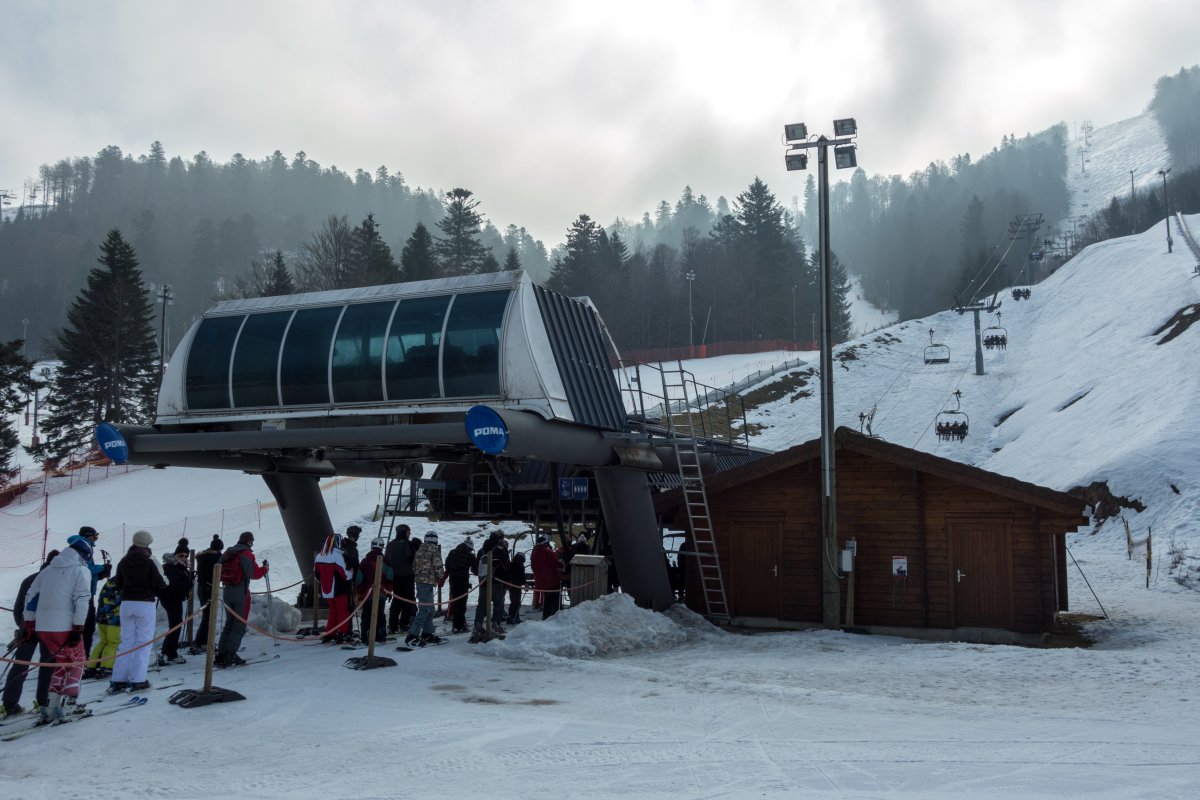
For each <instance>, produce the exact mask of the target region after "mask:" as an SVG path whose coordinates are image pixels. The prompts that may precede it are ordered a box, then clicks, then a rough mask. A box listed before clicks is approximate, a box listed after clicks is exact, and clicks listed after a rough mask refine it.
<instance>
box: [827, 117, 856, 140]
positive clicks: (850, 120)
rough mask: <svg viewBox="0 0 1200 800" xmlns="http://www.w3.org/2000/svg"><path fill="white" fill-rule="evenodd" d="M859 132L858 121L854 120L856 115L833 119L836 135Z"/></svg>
mask: <svg viewBox="0 0 1200 800" xmlns="http://www.w3.org/2000/svg"><path fill="white" fill-rule="evenodd" d="M857 133H858V123H857V122H855V121H854V117H846V118H845V119H835V120H834V121H833V135H834V136H854V135H855V134H857Z"/></svg>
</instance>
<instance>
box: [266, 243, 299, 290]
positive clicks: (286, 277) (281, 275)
mask: <svg viewBox="0 0 1200 800" xmlns="http://www.w3.org/2000/svg"><path fill="white" fill-rule="evenodd" d="M265 288H266V291H265V293H264V294H263V296H264V297H277V296H279V295H284V294H295V293H296V282H295V281H293V280H292V273H290V272H288V268H287V264H285V263H283V251H282V250H276V251H275V257H274V258H273V259H271V272H270V281H269V282H268V283H267V285H266V287H265Z"/></svg>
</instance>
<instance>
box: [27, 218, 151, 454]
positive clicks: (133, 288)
mask: <svg viewBox="0 0 1200 800" xmlns="http://www.w3.org/2000/svg"><path fill="white" fill-rule="evenodd" d="M100 253H101V256H100V258H99V262H100V266H99V267H96V268H93V269H92V271H91V272H90V273H89V274H88V278H87V288H85V289H84V290H83V291H82V292H81V293H80V294H79V296H78V297H77V298H76V299H75V302H74V303H73V304H72V305H71V309H70V311H68V312H67V326H66V327H65V328H63V329H62V331H60V332H59V334H58V337H57V341H56V346H55V356H56V357H57V358H58V359H59V360H60V361H61V362H62V364H61V366H60V367H59V368H58V372H57V373H56V374H55V377H54V382H53V386H52V387H51V390H50V396H49V398H48V399H49V408H50V411H49V414H48V415H47V418H46V422H45V424H44V425H43V428H42V431H43V433H44V434H45V439H44V441H43V442H42V444H40V445H39V446H38V448H37V449H36V450H35V451H33V452H34V455H35V456H36V457H38V458H39V459H42V460H52V461H56V462H57V461H62V460H63V459H66V458H69V457H71V456H72V455H75V454H77V453H78V452H79V451H80V450H82V449H84V448H85V447H86V446H87V445H88V444H89V443H90V441H91V437H92V432H93V430H94V428H95V426H96V424H97V423H99V422H102V421H108V422H124V423H139V422H141V423H144V422H149V421H150V419H151V417H152V415H153V410H154V395H155V390H156V388H157V385H158V377H159V374H158V348H157V346H156V345H155V340H154V314H153V309H154V306H153V305H152V304H151V302H150V294H149V292H148V291H147V290H146V286H145V284H144V283H143V282H142V271H141V269H140V268H139V267H138V260H137V256H136V254H135V253H134V252H133V248H132V247H130V246H129V245H128V244H127V243H126V242H125V240H124V239H123V238H122V237H121V232H120V231H118V230H115V229H114V230H112V231H109V234H108V237H107V238H106V239H105V240H104V243H103V244H102V245H100Z"/></svg>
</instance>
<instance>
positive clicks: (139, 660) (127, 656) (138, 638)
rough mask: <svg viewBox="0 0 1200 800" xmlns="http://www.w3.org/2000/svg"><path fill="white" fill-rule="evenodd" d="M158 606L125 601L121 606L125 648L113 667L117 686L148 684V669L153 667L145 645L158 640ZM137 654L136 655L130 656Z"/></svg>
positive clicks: (147, 602) (119, 651)
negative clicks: (136, 648)
mask: <svg viewBox="0 0 1200 800" xmlns="http://www.w3.org/2000/svg"><path fill="white" fill-rule="evenodd" d="M154 619H155V603H154V602H153V601H150V600H123V601H122V602H121V644H120V646H119V647H118V648H117V652H118V653H124V655H121V656H118V657H117V662H116V663H115V664H113V673H112V681H113V683H141V682H142V681H144V680H146V667H147V666H148V665H149V663H150V651H151V650H153V649H154V648H152V647H149V646H146V647H141V648H140V649H138V650H134V648H135V647H138V646H139V645H144V644H146V642H149V641H150V640H151V639H153V638H154ZM130 650H133V652H132V653H131V652H129V651H130Z"/></svg>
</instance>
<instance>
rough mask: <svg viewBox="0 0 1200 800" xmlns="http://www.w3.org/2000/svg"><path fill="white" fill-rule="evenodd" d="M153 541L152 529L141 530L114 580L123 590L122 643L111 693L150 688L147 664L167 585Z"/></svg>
mask: <svg viewBox="0 0 1200 800" xmlns="http://www.w3.org/2000/svg"><path fill="white" fill-rule="evenodd" d="M153 542H154V537H152V536H151V535H150V533H149V532H148V531H137V532H136V533H134V534H133V546H131V547H130V548H129V550H128V552H126V553H125V556H124V557H123V558H122V559H121V561H120V562H119V563H118V564H117V574H116V576H115V578H114V579H113V580H114V582H115V583H116V586H117V589H118V591H120V592H121V645H120V654H119V655H118V656H117V660H116V663H115V664H113V673H112V679H111V681H110V682H109V685H108V690H109V692H119V691H122V690H124V689H134V690H141V689H149V688H150V683H149V681H147V680H146V667H147V666H148V665H149V663H150V640H151V639H153V638H154V623H155V616H156V615H155V600H156V599H157V598H158V596H159V595H161V594H162V592H163V590H164V589H166V588H167V582H166V580H164V579H163V576H162V573H161V572H159V571H158V565H156V564H155V563H154V558H153V557H152V555H151V553H150V545H151V544H152V543H153Z"/></svg>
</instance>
